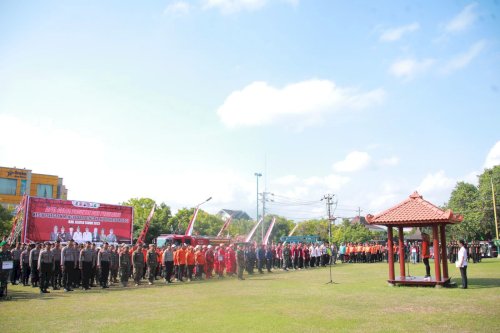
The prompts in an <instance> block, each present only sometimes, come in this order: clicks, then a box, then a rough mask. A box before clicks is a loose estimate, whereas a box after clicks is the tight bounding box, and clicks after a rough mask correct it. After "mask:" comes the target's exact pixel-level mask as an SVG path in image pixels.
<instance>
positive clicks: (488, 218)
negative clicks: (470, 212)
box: [478, 165, 500, 239]
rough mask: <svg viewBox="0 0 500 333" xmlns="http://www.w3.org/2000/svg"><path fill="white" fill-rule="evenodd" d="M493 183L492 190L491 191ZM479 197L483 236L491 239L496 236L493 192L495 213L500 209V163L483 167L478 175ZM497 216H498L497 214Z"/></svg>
mask: <svg viewBox="0 0 500 333" xmlns="http://www.w3.org/2000/svg"><path fill="white" fill-rule="evenodd" d="M492 185H493V191H492ZM478 190H479V198H480V200H481V208H482V211H483V216H482V224H483V226H484V229H485V235H484V237H485V238H486V239H493V238H495V237H496V232H495V228H496V226H495V217H494V211H493V192H494V193H495V199H496V205H497V207H496V209H497V214H498V213H499V210H500V202H499V199H500V195H499V191H500V165H496V166H494V167H493V168H491V169H485V170H484V172H483V173H482V174H481V175H480V176H479V185H478ZM497 218H499V216H497Z"/></svg>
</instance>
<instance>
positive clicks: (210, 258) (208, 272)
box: [205, 245, 214, 279]
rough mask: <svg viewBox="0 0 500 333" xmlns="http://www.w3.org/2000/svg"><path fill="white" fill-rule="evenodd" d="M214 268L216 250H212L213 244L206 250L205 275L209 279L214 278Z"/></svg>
mask: <svg viewBox="0 0 500 333" xmlns="http://www.w3.org/2000/svg"><path fill="white" fill-rule="evenodd" d="M213 270H214V250H212V245H209V246H208V247H207V251H206V252H205V276H206V277H207V279H211V278H212V272H213Z"/></svg>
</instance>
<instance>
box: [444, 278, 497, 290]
mask: <svg viewBox="0 0 500 333" xmlns="http://www.w3.org/2000/svg"><path fill="white" fill-rule="evenodd" d="M453 281H454V282H456V283H457V286H461V285H462V279H460V278H458V279H453ZM467 282H468V286H469V288H470V289H484V288H500V279H491V278H484V279H483V278H472V279H468V281H467Z"/></svg>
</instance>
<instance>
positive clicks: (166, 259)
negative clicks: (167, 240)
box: [163, 244, 174, 283]
mask: <svg viewBox="0 0 500 333" xmlns="http://www.w3.org/2000/svg"><path fill="white" fill-rule="evenodd" d="M163 267H164V268H165V272H164V273H163V274H164V277H165V283H172V280H171V279H172V272H173V271H174V251H172V247H171V246H170V244H169V245H167V248H166V249H165V251H163Z"/></svg>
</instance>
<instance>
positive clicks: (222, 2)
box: [203, 0, 268, 14]
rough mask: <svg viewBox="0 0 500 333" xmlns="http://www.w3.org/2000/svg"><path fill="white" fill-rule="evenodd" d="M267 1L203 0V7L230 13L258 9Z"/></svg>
mask: <svg viewBox="0 0 500 333" xmlns="http://www.w3.org/2000/svg"><path fill="white" fill-rule="evenodd" d="M267 2H268V0H205V1H204V5H203V7H204V8H205V9H212V8H216V9H219V10H220V11H221V12H222V13H225V14H231V13H236V12H239V11H243V10H247V11H254V10H258V9H261V8H262V7H264V6H265V5H266V4H267Z"/></svg>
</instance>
